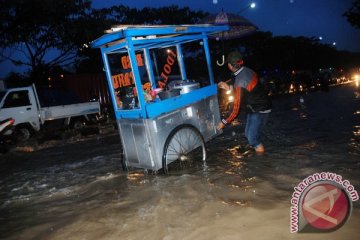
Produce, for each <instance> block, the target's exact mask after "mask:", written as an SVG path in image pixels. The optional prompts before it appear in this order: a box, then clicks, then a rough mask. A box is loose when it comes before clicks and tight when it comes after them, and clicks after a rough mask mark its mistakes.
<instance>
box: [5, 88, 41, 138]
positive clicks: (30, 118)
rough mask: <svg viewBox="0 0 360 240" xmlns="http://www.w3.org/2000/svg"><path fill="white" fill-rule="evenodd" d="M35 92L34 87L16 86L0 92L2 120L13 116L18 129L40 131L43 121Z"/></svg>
mask: <svg viewBox="0 0 360 240" xmlns="http://www.w3.org/2000/svg"><path fill="white" fill-rule="evenodd" d="M35 94H36V93H35V92H34V91H33V89H32V87H22V88H14V89H9V90H8V91H6V92H2V93H1V94H0V98H1V99H0V121H1V120H4V119H6V118H8V117H12V118H13V119H14V120H15V123H14V124H15V125H16V127H17V128H18V129H27V130H29V129H34V130H35V131H39V130H40V125H41V122H40V118H39V112H38V102H37V97H36V95H35ZM29 134H30V133H29Z"/></svg>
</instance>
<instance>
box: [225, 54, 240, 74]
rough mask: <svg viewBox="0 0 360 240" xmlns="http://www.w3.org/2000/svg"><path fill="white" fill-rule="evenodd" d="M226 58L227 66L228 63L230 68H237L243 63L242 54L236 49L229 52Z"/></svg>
mask: <svg viewBox="0 0 360 240" xmlns="http://www.w3.org/2000/svg"><path fill="white" fill-rule="evenodd" d="M226 60H227V63H228V66H229V65H230V66H229V68H230V70H232V69H239V68H240V67H241V66H242V65H243V64H244V61H243V59H242V55H241V53H240V52H238V51H234V52H231V53H229V55H228V56H227V59H226Z"/></svg>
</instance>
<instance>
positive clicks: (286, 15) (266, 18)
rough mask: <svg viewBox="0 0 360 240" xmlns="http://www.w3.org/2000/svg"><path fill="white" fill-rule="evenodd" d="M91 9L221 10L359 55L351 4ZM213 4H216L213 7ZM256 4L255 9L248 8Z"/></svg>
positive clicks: (261, 2) (259, 2)
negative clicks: (346, 14)
mask: <svg viewBox="0 0 360 240" xmlns="http://www.w3.org/2000/svg"><path fill="white" fill-rule="evenodd" d="M92 2H93V7H95V8H103V7H110V6H113V5H125V6H129V7H136V8H139V9H142V8H144V7H164V6H170V5H178V6H179V7H186V6H187V7H189V8H190V9H191V10H202V11H206V12H210V13H218V12H220V11H221V10H222V9H223V10H224V11H225V12H228V13H236V14H239V15H242V16H243V17H245V18H247V19H248V20H250V21H251V22H252V23H254V24H255V25H256V26H258V28H259V30H260V31H270V32H272V33H273V34H274V36H285V35H290V36H294V37H297V36H305V37H316V38H320V37H321V38H322V40H321V41H322V42H323V43H326V44H333V43H334V42H335V43H336V45H335V47H336V48H337V49H338V50H348V51H354V52H360V30H359V29H355V28H354V27H352V26H351V25H350V24H349V23H348V22H347V20H346V18H345V17H343V16H342V15H343V13H344V12H345V11H346V10H348V9H349V8H350V6H351V3H352V0H254V1H250V0H198V1H189V0H93V1H92ZM214 2H216V4H215V3H214ZM252 2H255V3H256V7H255V8H253V9H251V8H248V6H249V5H250V3H252ZM0 70H1V71H0V78H1V77H4V76H6V75H7V74H8V73H9V71H11V70H13V71H16V70H17V69H16V68H14V67H13V66H12V65H11V64H10V63H9V62H4V63H2V64H0Z"/></svg>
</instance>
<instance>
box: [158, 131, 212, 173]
mask: <svg viewBox="0 0 360 240" xmlns="http://www.w3.org/2000/svg"><path fill="white" fill-rule="evenodd" d="M199 160H202V161H205V160H206V148H205V141H204V138H203V137H202V135H201V133H200V132H199V130H197V129H196V128H195V127H193V126H191V125H181V126H179V127H177V128H175V129H174V130H173V131H172V132H171V133H170V135H169V136H168V138H167V139H166V142H165V146H164V152H163V157H162V163H163V170H164V172H165V173H169V172H172V171H178V170H181V169H184V168H186V167H188V166H192V165H193V164H194V163H196V162H199Z"/></svg>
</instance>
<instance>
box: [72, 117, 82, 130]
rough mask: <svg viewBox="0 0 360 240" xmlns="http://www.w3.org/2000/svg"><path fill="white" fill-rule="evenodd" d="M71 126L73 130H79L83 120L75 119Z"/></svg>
mask: <svg viewBox="0 0 360 240" xmlns="http://www.w3.org/2000/svg"><path fill="white" fill-rule="evenodd" d="M73 128H74V129H75V130H80V129H82V128H84V122H83V121H81V120H80V119H77V120H75V121H74V123H73Z"/></svg>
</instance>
